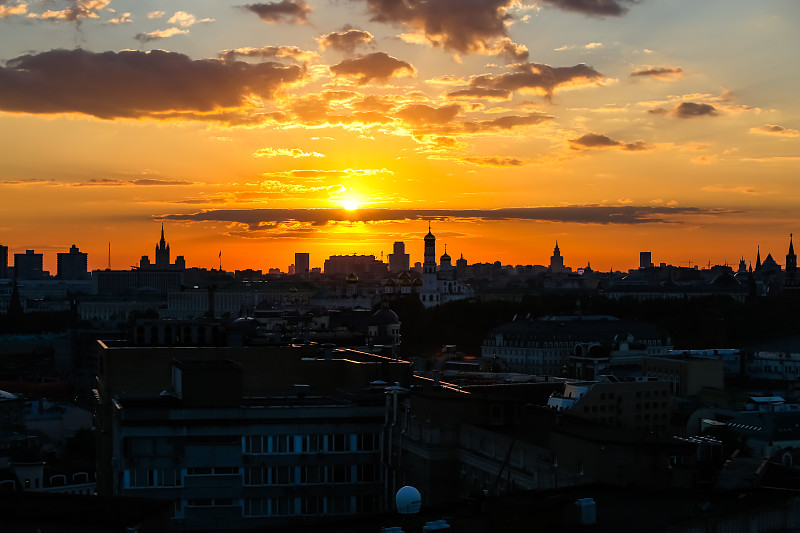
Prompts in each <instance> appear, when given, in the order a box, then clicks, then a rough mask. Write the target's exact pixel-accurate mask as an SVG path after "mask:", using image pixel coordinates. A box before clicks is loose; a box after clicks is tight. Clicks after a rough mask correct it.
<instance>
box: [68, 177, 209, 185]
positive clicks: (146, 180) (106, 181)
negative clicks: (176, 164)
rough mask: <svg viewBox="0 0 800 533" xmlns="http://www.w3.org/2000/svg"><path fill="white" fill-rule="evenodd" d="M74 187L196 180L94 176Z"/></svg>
mask: <svg viewBox="0 0 800 533" xmlns="http://www.w3.org/2000/svg"><path fill="white" fill-rule="evenodd" d="M72 185H73V186H74V187H119V186H128V185H143V186H154V185H156V186H157V185H194V182H191V181H185V180H162V179H156V178H138V179H134V180H120V179H111V178H103V179H97V178H93V179H90V180H86V181H81V182H78V183H73V184H72Z"/></svg>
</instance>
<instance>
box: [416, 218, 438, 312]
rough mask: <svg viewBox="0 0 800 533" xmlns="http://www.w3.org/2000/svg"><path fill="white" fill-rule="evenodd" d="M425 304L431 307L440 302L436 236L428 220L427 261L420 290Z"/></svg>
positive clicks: (423, 264)
mask: <svg viewBox="0 0 800 533" xmlns="http://www.w3.org/2000/svg"><path fill="white" fill-rule="evenodd" d="M419 296H420V299H421V300H422V303H423V305H425V306H426V307H430V306H433V305H438V304H439V283H438V281H437V276H436V237H434V236H433V233H431V223H430V222H428V234H427V235H425V262H424V263H422V290H420V291H419Z"/></svg>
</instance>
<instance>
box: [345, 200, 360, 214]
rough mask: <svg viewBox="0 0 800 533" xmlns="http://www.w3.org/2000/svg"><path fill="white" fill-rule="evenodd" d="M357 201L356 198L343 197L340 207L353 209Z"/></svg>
mask: <svg viewBox="0 0 800 533" xmlns="http://www.w3.org/2000/svg"><path fill="white" fill-rule="evenodd" d="M359 205H360V204H359V203H358V201H357V200H354V199H352V198H344V199H342V207H343V208H345V209H346V210H347V211H355V210H356V209H358V207H359Z"/></svg>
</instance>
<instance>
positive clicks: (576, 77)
mask: <svg viewBox="0 0 800 533" xmlns="http://www.w3.org/2000/svg"><path fill="white" fill-rule="evenodd" d="M604 79H605V76H604V75H603V74H601V73H599V72H597V71H596V70H595V69H593V68H592V67H590V66H587V65H585V64H583V63H581V64H578V65H575V66H572V67H551V66H550V65H543V64H540V63H525V64H523V65H517V66H516V67H515V69H514V71H513V72H509V73H504V74H498V75H497V76H492V75H489V74H482V75H479V76H474V77H473V78H471V79H470V85H471V86H472V87H473V88H482V89H499V90H503V91H537V92H542V93H544V94H545V95H546V96H548V97H549V96H552V94H553V92H554V91H555V90H556V89H559V88H564V87H571V86H581V85H592V84H598V83H600V82H601V81H603V80H604Z"/></svg>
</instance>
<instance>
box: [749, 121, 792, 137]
mask: <svg viewBox="0 0 800 533" xmlns="http://www.w3.org/2000/svg"><path fill="white" fill-rule="evenodd" d="M750 133H760V134H763V135H777V136H779V137H797V136H798V135H800V132H798V131H797V130H792V129H788V128H784V127H783V126H778V125H777V124H765V125H764V126H759V127H757V128H750Z"/></svg>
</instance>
